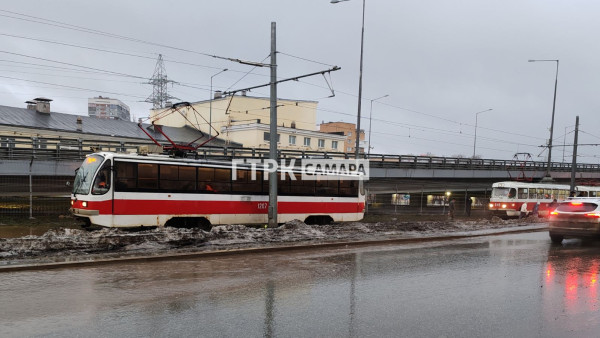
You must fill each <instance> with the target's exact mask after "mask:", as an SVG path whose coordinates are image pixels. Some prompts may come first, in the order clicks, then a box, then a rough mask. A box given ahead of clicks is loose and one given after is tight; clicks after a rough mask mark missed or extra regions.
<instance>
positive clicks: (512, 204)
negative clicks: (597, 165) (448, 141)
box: [489, 181, 600, 218]
mask: <svg viewBox="0 0 600 338" xmlns="http://www.w3.org/2000/svg"><path fill="white" fill-rule="evenodd" d="M570 193H571V192H570V186H569V185H566V184H549V183H527V182H514V181H507V182H496V183H494V184H493V185H492V195H491V197H490V203H489V210H490V211H491V212H492V214H493V215H494V216H498V217H500V218H511V217H518V216H519V213H520V210H521V206H522V205H523V203H527V213H528V214H530V213H531V212H532V211H533V208H534V206H535V205H536V204H537V203H539V206H538V215H539V216H540V217H548V216H549V214H550V212H551V211H552V210H553V209H554V208H555V207H556V204H557V203H558V202H561V201H564V200H566V199H567V198H568V197H569V195H570ZM575 196H578V197H600V187H596V186H576V187H575ZM554 200H556V202H554Z"/></svg>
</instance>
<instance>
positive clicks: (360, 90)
mask: <svg viewBox="0 0 600 338" xmlns="http://www.w3.org/2000/svg"><path fill="white" fill-rule="evenodd" d="M343 1H349V0H331V3H332V4H337V3H338V2H343ZM365 1H366V0H363V7H362V27H361V33H360V71H359V75H358V112H357V117H356V149H355V155H354V157H355V158H356V159H358V154H359V153H360V106H361V100H362V74H363V50H364V42H365Z"/></svg>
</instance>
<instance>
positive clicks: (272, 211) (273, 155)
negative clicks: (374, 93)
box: [268, 22, 277, 228]
mask: <svg viewBox="0 0 600 338" xmlns="http://www.w3.org/2000/svg"><path fill="white" fill-rule="evenodd" d="M275 33H276V24H275V22H271V111H270V112H271V116H270V120H271V121H270V129H269V131H270V133H271V135H270V137H269V141H270V144H269V158H270V159H271V160H272V163H274V162H273V161H277V58H276V55H277V52H276V40H275V37H276V34H275ZM268 212H269V224H268V225H269V227H270V228H275V227H277V171H276V170H272V171H270V172H269V210H268Z"/></svg>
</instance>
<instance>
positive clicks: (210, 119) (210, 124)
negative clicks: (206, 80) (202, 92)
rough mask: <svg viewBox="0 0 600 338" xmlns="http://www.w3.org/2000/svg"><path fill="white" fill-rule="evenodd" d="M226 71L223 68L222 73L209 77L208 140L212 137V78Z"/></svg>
mask: <svg viewBox="0 0 600 338" xmlns="http://www.w3.org/2000/svg"><path fill="white" fill-rule="evenodd" d="M227 70H228V69H227V68H225V69H223V70H222V71H220V72H218V73H217V74H215V75H213V76H211V77H210V102H209V104H208V107H209V108H208V139H209V140H210V138H211V137H212V102H213V99H214V96H213V90H212V88H213V87H212V82H213V77H215V76H217V75H219V74H221V73H223V72H226V71H227Z"/></svg>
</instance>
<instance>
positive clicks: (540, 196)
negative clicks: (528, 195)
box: [535, 188, 545, 199]
mask: <svg viewBox="0 0 600 338" xmlns="http://www.w3.org/2000/svg"><path fill="white" fill-rule="evenodd" d="M535 190H536V195H537V197H536V198H538V199H544V198H545V196H544V189H541V188H538V189H535Z"/></svg>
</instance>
